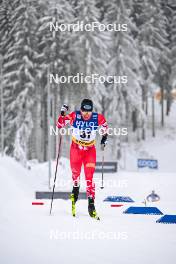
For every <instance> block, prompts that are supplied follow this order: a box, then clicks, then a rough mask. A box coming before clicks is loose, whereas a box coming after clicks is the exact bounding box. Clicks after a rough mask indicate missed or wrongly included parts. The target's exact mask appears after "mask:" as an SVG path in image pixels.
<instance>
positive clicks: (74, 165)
mask: <svg viewBox="0 0 176 264" xmlns="http://www.w3.org/2000/svg"><path fill="white" fill-rule="evenodd" d="M70 166H71V170H72V179H73V190H72V193H73V194H74V198H75V202H76V201H77V199H78V195H79V181H80V173H81V166H82V153H81V150H80V149H79V148H78V147H77V145H75V143H72V144H71V148H70Z"/></svg>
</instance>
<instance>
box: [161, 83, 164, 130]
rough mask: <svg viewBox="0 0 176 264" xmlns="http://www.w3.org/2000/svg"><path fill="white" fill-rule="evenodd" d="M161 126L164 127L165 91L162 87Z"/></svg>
mask: <svg viewBox="0 0 176 264" xmlns="http://www.w3.org/2000/svg"><path fill="white" fill-rule="evenodd" d="M161 126H162V127H164V89H163V87H161Z"/></svg>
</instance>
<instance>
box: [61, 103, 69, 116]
mask: <svg viewBox="0 0 176 264" xmlns="http://www.w3.org/2000/svg"><path fill="white" fill-rule="evenodd" d="M67 111H68V105H66V104H63V105H62V107H61V116H65V115H66V112H67Z"/></svg>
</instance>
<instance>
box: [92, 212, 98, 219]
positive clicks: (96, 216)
mask: <svg viewBox="0 0 176 264" xmlns="http://www.w3.org/2000/svg"><path fill="white" fill-rule="evenodd" d="M91 218H94V219H96V220H100V217H99V216H98V215H97V213H96V212H95V215H93V216H91Z"/></svg>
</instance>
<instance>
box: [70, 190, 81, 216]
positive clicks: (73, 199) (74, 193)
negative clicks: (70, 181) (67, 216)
mask: <svg viewBox="0 0 176 264" xmlns="http://www.w3.org/2000/svg"><path fill="white" fill-rule="evenodd" d="M78 195H79V186H73V190H72V193H71V195H70V199H71V202H72V216H74V217H75V215H76V207H75V204H76V202H77V200H78Z"/></svg>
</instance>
